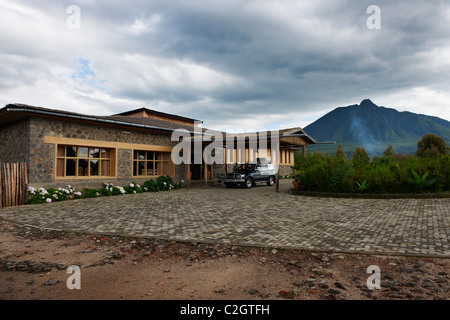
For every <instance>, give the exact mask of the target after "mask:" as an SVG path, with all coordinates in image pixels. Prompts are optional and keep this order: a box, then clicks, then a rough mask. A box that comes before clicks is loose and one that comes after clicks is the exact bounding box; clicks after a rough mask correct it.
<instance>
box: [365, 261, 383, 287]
mask: <svg viewBox="0 0 450 320" xmlns="http://www.w3.org/2000/svg"><path fill="white" fill-rule="evenodd" d="M367 273H370V274H371V276H370V277H369V278H367V282H366V284H367V288H368V289H370V290H373V289H377V290H380V289H381V270H380V267H379V266H377V265H371V266H369V267H368V268H367Z"/></svg>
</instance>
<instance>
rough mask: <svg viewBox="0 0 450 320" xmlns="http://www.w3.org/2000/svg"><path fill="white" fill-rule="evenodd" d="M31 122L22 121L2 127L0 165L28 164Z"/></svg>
mask: <svg viewBox="0 0 450 320" xmlns="http://www.w3.org/2000/svg"><path fill="white" fill-rule="evenodd" d="M29 127H30V121H29V120H28V119H25V120H20V121H17V122H14V123H10V124H7V125H2V126H0V140H1V144H0V163H15V162H27V160H28V152H29V146H30V130H29Z"/></svg>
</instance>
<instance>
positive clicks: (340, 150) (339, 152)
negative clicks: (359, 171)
mask: <svg viewBox="0 0 450 320" xmlns="http://www.w3.org/2000/svg"><path fill="white" fill-rule="evenodd" d="M334 156H335V157H336V158H344V159H347V155H346V154H345V152H344V149H343V148H342V145H339V146H338V147H337V150H336V153H335V155H334Z"/></svg>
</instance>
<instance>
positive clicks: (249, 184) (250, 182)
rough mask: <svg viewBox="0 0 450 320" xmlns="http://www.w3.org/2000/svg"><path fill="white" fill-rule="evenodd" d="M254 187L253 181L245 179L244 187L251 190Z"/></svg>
mask: <svg viewBox="0 0 450 320" xmlns="http://www.w3.org/2000/svg"><path fill="white" fill-rule="evenodd" d="M252 186H253V179H252V178H247V179H245V183H244V187H245V188H247V189H250V188H251V187H252Z"/></svg>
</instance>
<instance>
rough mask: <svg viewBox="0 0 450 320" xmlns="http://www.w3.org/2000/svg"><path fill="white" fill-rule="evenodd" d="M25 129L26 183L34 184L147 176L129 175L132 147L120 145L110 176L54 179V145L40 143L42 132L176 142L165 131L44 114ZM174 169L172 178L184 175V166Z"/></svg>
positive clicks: (94, 183)
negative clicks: (27, 146)
mask: <svg viewBox="0 0 450 320" xmlns="http://www.w3.org/2000/svg"><path fill="white" fill-rule="evenodd" d="M29 132H30V133H29V136H30V146H31V147H30V153H29V159H30V161H29V178H30V185H33V186H38V187H40V186H43V187H59V186H61V187H63V186H65V185H67V184H70V185H72V186H75V187H78V188H84V187H91V188H98V187H101V186H102V185H103V183H104V182H112V183H114V184H116V185H125V184H128V183H130V182H132V181H135V182H136V183H143V182H144V181H145V180H148V178H139V179H138V178H134V177H133V176H132V172H133V171H132V150H131V149H120V148H119V149H117V177H116V178H115V179H113V180H111V179H109V180H108V181H106V179H105V181H104V180H102V179H63V180H60V179H54V175H55V145H54V144H48V143H44V139H45V136H52V137H64V138H74V139H86V140H97V141H108V142H121V143H135V144H145V145H158V146H174V145H176V143H177V142H174V141H171V140H170V135H169V134H156V133H150V132H147V131H139V130H133V129H131V128H120V127H113V126H100V125H95V124H89V123H79V122H74V121H65V120H55V119H47V118H32V119H31V120H30V124H29ZM175 172H176V176H175V177H174V180H175V181H179V180H181V179H184V169H183V170H182V172H181V170H179V169H177V168H176V170H175ZM181 173H183V174H181Z"/></svg>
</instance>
